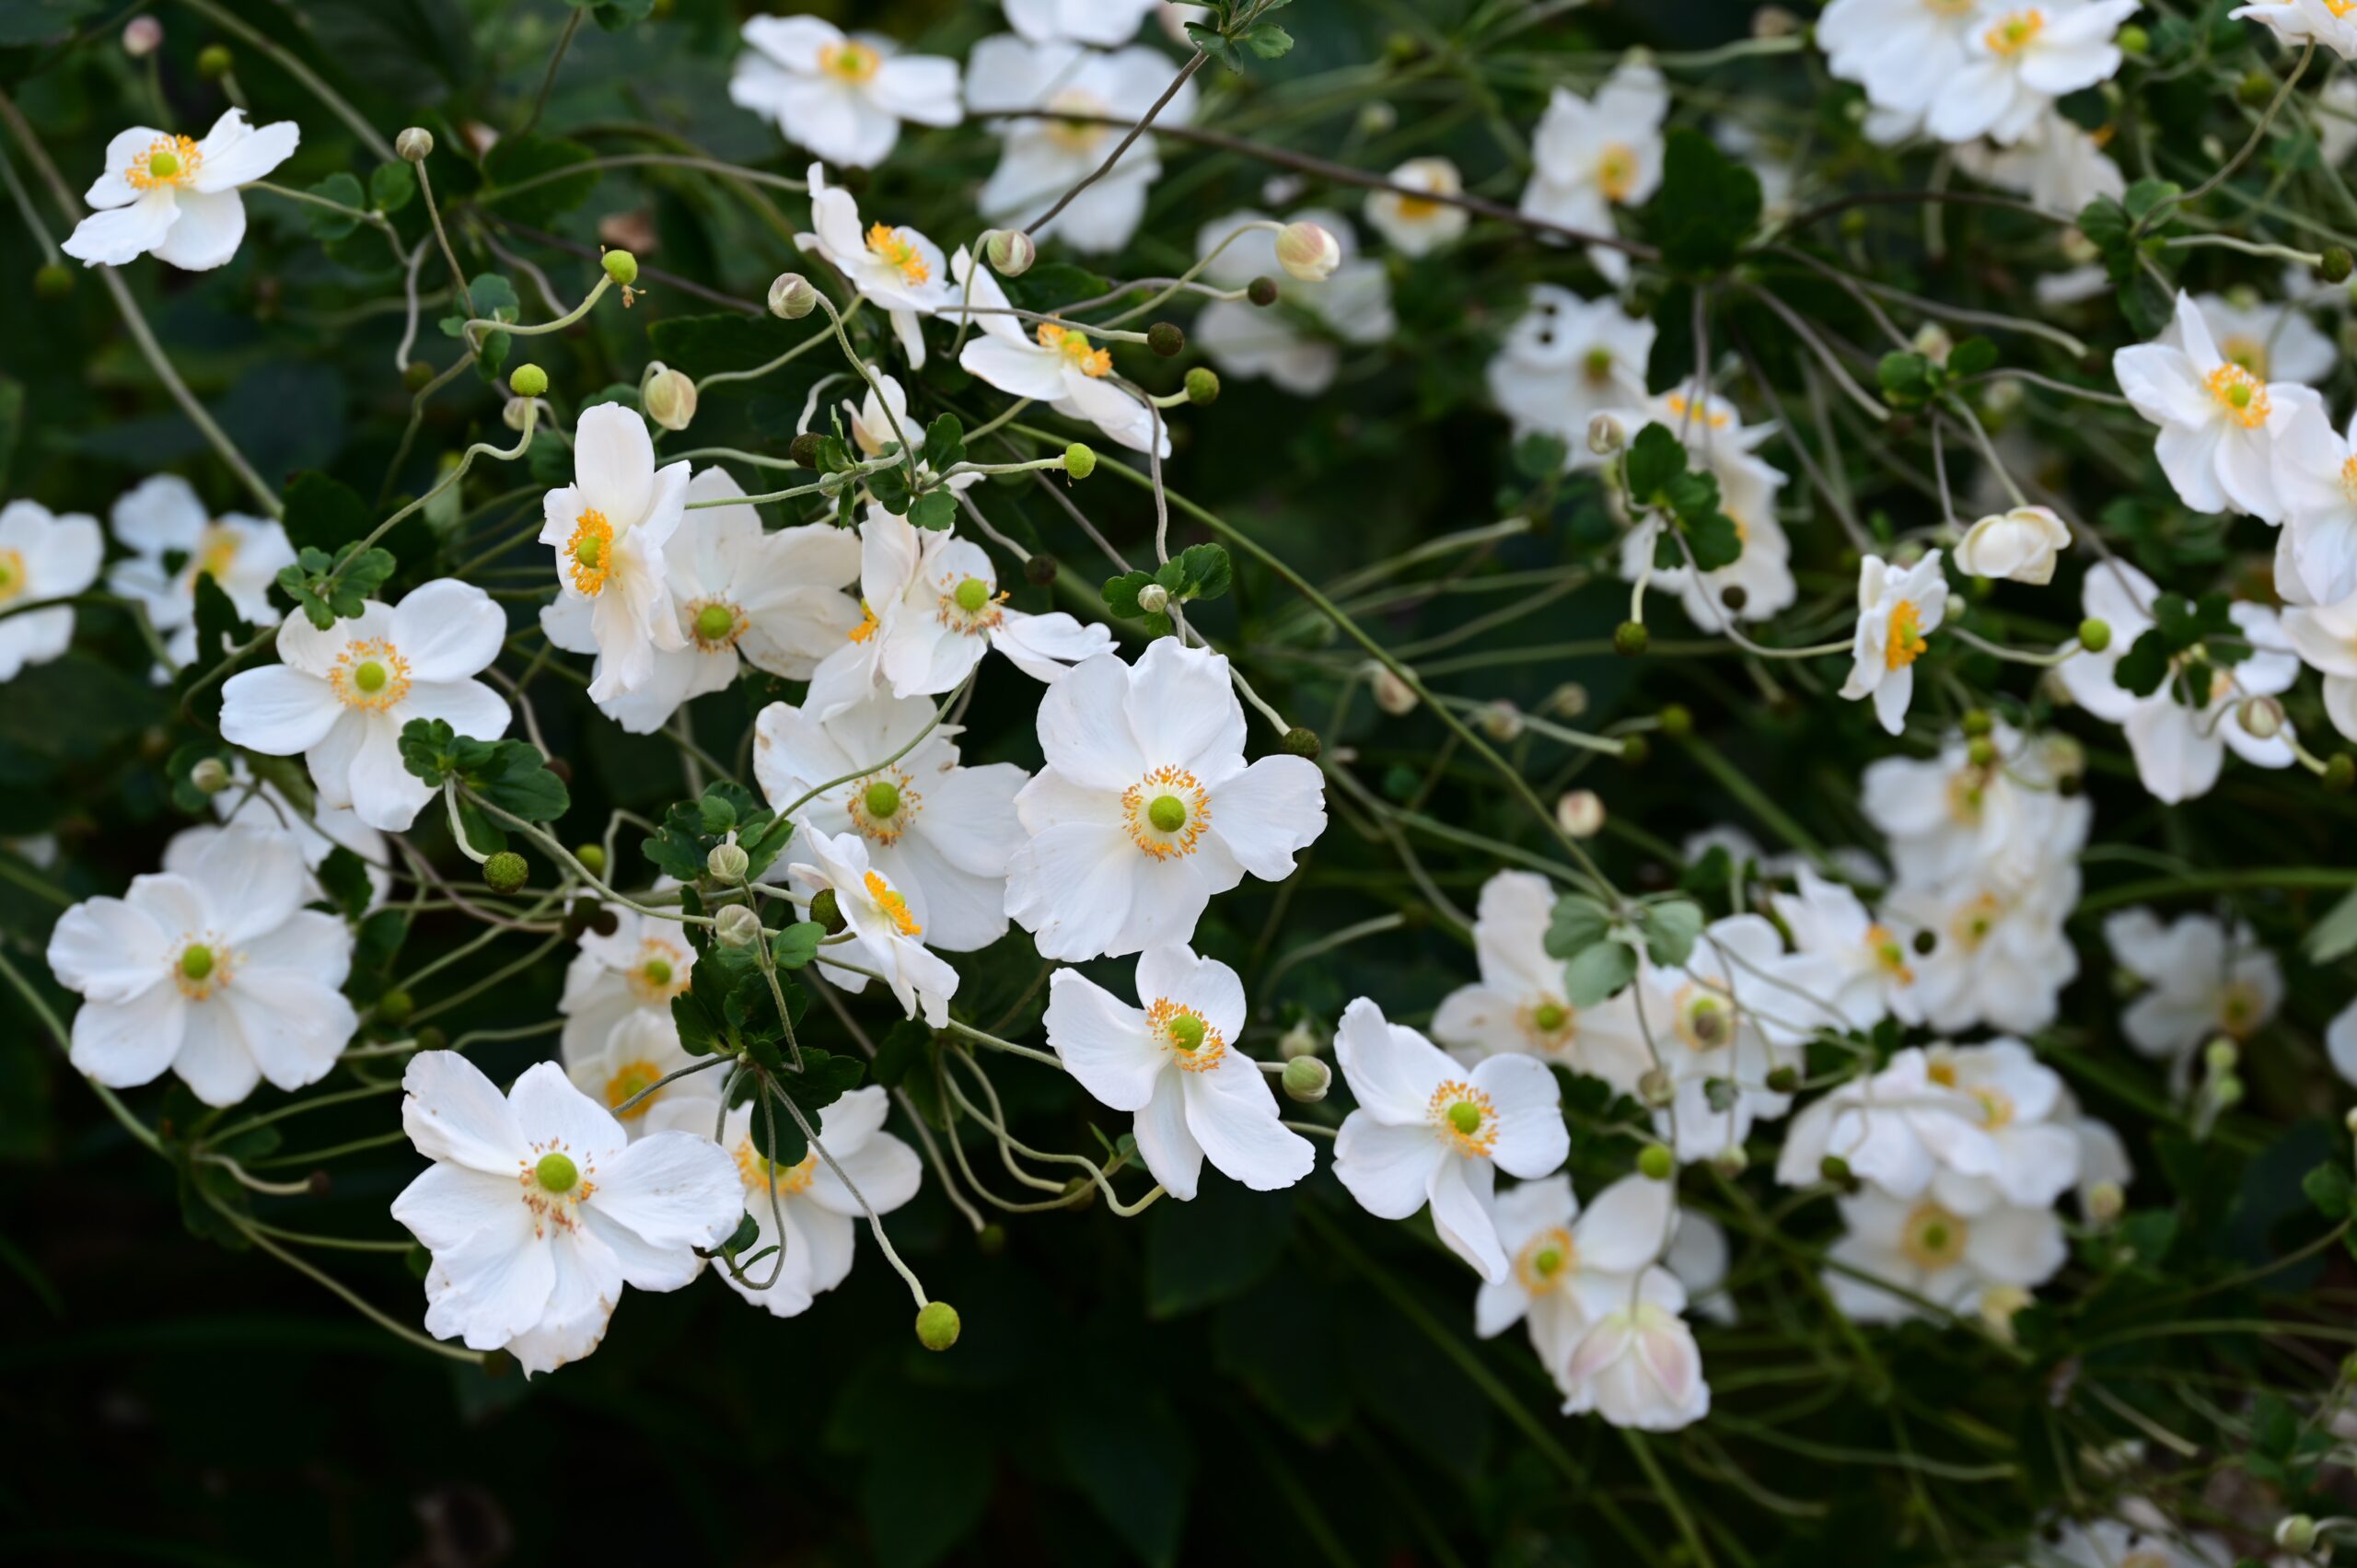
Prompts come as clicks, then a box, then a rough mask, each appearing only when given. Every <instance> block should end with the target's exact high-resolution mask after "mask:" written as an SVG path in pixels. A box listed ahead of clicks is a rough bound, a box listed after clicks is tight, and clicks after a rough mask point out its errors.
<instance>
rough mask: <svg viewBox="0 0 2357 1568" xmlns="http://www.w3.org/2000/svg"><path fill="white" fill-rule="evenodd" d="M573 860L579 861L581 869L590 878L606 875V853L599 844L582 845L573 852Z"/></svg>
mask: <svg viewBox="0 0 2357 1568" xmlns="http://www.w3.org/2000/svg"><path fill="white" fill-rule="evenodd" d="M573 858H574V859H575V860H577V861H579V862H580V863H581V869H582V870H584V871H586V872H587V873H589V875H590V876H592V877H603V876H604V875H605V874H606V851H605V847H604V846H603V845H601V844H583V845H581V846H579V847H578V848H576V849H575V851H574V852H573Z"/></svg>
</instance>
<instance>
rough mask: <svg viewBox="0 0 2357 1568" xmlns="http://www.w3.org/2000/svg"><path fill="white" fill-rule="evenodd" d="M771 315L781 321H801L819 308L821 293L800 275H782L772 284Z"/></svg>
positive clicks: (779, 274)
mask: <svg viewBox="0 0 2357 1568" xmlns="http://www.w3.org/2000/svg"><path fill="white" fill-rule="evenodd" d="M769 305H770V314H771V315H772V316H774V317H776V318H777V319H779V320H781V321H799V320H800V319H802V318H803V317H805V316H807V315H809V314H810V312H812V311H813V310H816V309H817V308H819V291H818V290H817V289H816V288H813V287H812V286H811V285H810V280H809V279H808V278H806V277H804V276H803V275H802V274H801V273H778V275H777V276H776V277H775V278H773V279H772V280H771V282H770V299H769Z"/></svg>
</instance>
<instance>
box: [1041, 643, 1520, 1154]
mask: <svg viewBox="0 0 2357 1568" xmlns="http://www.w3.org/2000/svg"><path fill="white" fill-rule="evenodd" d="M1039 747H1040V749H1041V750H1042V751H1043V752H1045V753H1046V755H1047V761H1048V765H1047V766H1046V767H1045V768H1042V769H1041V770H1040V771H1039V773H1038V774H1037V775H1036V776H1035V777H1034V778H1033V779H1032V780H1031V782H1030V783H1029V784H1026V785H1024V786H1023V790H1022V793H1021V794H1019V795H1017V796H1016V797H1015V808H1016V813H1017V815H1019V816H1020V817H1021V819H1022V821H1023V830H1024V831H1025V832H1026V833H1027V834H1028V835H1029V837H1028V839H1027V840H1026V841H1025V842H1022V843H1021V844H1019V845H1018V846H1017V847H1016V852H1015V856H1014V858H1013V860H1012V861H1010V862H1009V863H1008V866H1007V889H1006V912H1007V913H1008V914H1009V915H1011V916H1012V917H1013V918H1014V920H1015V922H1016V924H1018V925H1020V926H1022V927H1023V928H1024V929H1025V930H1026V931H1028V932H1030V933H1031V934H1032V936H1033V938H1034V940H1035V941H1036V942H1037V943H1038V945H1039V953H1040V956H1041V957H1043V958H1054V959H1058V960H1061V961H1062V962H1066V963H1077V962H1079V961H1080V960H1082V959H1084V958H1097V957H1100V956H1101V957H1110V958H1118V957H1120V956H1121V955H1122V954H1125V953H1136V952H1142V951H1144V949H1145V948H1148V947H1170V946H1174V945H1183V944H1184V943H1186V942H1187V941H1188V940H1189V939H1190V938H1191V937H1192V936H1193V935H1194V931H1195V922H1196V921H1197V920H1198V919H1199V918H1200V917H1201V916H1202V912H1203V907H1204V905H1205V904H1207V903H1208V902H1210V900H1211V896H1212V894H1213V893H1224V892H1225V891H1226V890H1227V889H1230V888H1233V887H1235V886H1236V885H1237V883H1238V882H1240V881H1242V880H1243V879H1244V876H1245V874H1246V873H1247V872H1249V873H1251V874H1252V875H1253V876H1255V877H1260V879H1261V880H1263V881H1269V882H1274V881H1278V880H1280V879H1282V878H1283V877H1288V876H1290V875H1292V873H1293V864H1294V856H1295V854H1298V853H1299V852H1300V851H1301V850H1303V849H1304V848H1306V847H1307V846H1308V845H1309V844H1310V843H1311V842H1314V841H1315V840H1316V839H1317V837H1318V834H1320V833H1322V832H1324V831H1325V830H1326V797H1325V788H1324V785H1323V784H1322V782H1321V781H1320V779H1319V777H1318V766H1317V764H1316V763H1314V762H1310V761H1305V760H1304V759H1302V758H1299V757H1290V756H1278V757H1263V758H1261V759H1260V761H1256V762H1254V763H1252V764H1251V765H1250V766H1246V764H1245V761H1244V709H1243V705H1242V704H1241V703H1238V702H1237V697H1236V693H1235V691H1233V690H1232V689H1231V687H1230V685H1229V680H1228V668H1227V659H1226V658H1225V656H1223V655H1220V654H1214V653H1212V652H1210V651H1208V650H1206V649H1202V648H1190V647H1183V646H1181V645H1179V640H1178V639H1177V638H1175V637H1162V638H1157V639H1156V640H1155V642H1154V643H1153V644H1152V645H1149V646H1148V647H1147V648H1146V650H1145V652H1144V654H1142V655H1141V656H1139V658H1138V661H1137V663H1136V664H1134V665H1128V664H1124V663H1122V662H1121V660H1120V656H1118V655H1115V654H1104V655H1100V656H1097V657H1096V658H1092V659H1089V660H1087V661H1086V663H1083V664H1078V665H1074V667H1073V668H1072V672H1071V673H1070V674H1068V675H1066V676H1065V677H1064V678H1063V679H1062V680H1060V681H1058V682H1057V683H1056V684H1055V685H1054V686H1052V687H1051V688H1050V689H1049V691H1048V694H1047V696H1046V697H1045V698H1044V699H1042V700H1041V702H1040V703H1039ZM1539 1174H1542V1175H1543V1174H1544V1172H1541V1173H1539Z"/></svg>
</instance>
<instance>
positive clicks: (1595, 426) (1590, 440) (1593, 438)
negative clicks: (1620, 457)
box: [1587, 413, 1629, 458]
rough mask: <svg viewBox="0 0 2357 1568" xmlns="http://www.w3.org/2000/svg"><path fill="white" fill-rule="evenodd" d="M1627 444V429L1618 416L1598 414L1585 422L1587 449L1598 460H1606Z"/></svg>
mask: <svg viewBox="0 0 2357 1568" xmlns="http://www.w3.org/2000/svg"><path fill="white" fill-rule="evenodd" d="M1628 444H1629V427H1628V426H1627V425H1625V424H1621V423H1620V418H1619V416H1617V415H1615V414H1609V413H1599V414H1597V415H1596V417H1595V418H1594V419H1591V420H1589V421H1588V422H1587V449H1588V450H1589V451H1591V452H1594V453H1595V454H1596V456H1597V457H1599V458H1608V457H1610V456H1611V455H1612V454H1613V453H1615V452H1617V451H1619V450H1620V448H1621V447H1625V446H1627V445H1628Z"/></svg>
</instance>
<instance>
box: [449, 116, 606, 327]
mask: <svg viewBox="0 0 2357 1568" xmlns="http://www.w3.org/2000/svg"><path fill="white" fill-rule="evenodd" d="M597 156H598V155H597V154H596V153H593V152H591V151H590V150H589V149H588V148H587V147H585V146H583V145H581V144H580V143H578V142H568V141H565V140H564V139H563V138H562V137H557V136H540V135H534V134H530V133H526V134H522V135H509V136H502V137H500V138H499V140H498V141H497V142H496V143H494V144H493V145H492V149H491V151H490V152H488V153H486V154H485V155H483V160H482V172H483V178H484V180H485V181H486V184H485V188H484V189H483V190H482V192H480V193H479V194H478V195H477V196H476V197H475V200H477V201H478V202H481V203H483V204H484V205H485V206H490V207H495V208H497V209H498V211H499V213H500V215H502V216H504V217H507V218H511V219H513V220H514V221H516V222H517V223H520V224H528V225H529V226H532V227H534V228H546V227H548V226H549V225H550V222H551V220H552V219H554V218H556V217H559V216H561V215H563V214H565V213H569V212H571V211H572V210H573V209H574V208H575V207H577V206H579V205H580V204H581V203H584V202H586V201H587V200H588V199H589V192H592V191H594V190H596V189H597V188H598V170H596V169H594V168H587V169H580V170H579V172H577V173H571V174H568V173H566V172H564V171H565V170H567V169H572V168H576V167H577V166H578V165H581V164H585V163H587V162H589V161H590V160H591V159H593V158H595V157H597ZM519 187H521V189H519ZM475 303H476V308H477V309H478V310H480V309H481V308H482V301H481V300H477V301H476V302H475Z"/></svg>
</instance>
